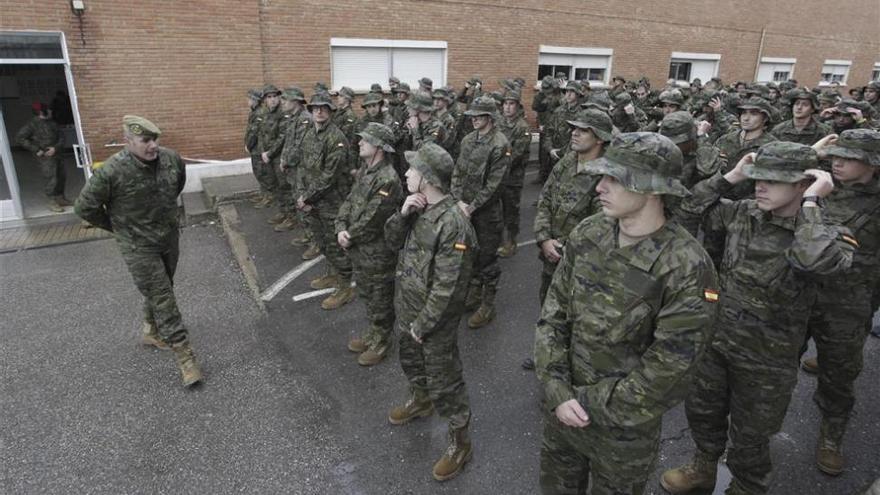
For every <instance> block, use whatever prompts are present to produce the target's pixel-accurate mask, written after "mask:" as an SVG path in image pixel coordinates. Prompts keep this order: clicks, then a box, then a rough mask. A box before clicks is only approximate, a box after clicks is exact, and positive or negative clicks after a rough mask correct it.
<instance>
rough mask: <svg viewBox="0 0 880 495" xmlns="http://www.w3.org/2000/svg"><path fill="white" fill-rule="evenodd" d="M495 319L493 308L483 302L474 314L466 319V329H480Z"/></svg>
mask: <svg viewBox="0 0 880 495" xmlns="http://www.w3.org/2000/svg"><path fill="white" fill-rule="evenodd" d="M494 319H495V306H494V305H492V306H490V305H488V304H486V303H485V302H484V303H483V304H481V305H480V307H479V309H477V310H476V311H475V312H474V314H472V315H471V317H470V318H468V327H470V328H472V329H477V328H482V327H485V326H486V325H488V324H489V323H492V320H494Z"/></svg>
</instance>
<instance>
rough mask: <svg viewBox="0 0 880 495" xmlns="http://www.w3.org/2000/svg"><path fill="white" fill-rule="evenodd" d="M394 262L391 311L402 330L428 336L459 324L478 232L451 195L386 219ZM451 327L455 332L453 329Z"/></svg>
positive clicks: (387, 234)
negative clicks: (405, 213) (408, 213)
mask: <svg viewBox="0 0 880 495" xmlns="http://www.w3.org/2000/svg"><path fill="white" fill-rule="evenodd" d="M385 240H386V242H387V243H388V245H389V247H390V248H392V249H393V250H394V251H395V252H397V251H400V253H399V255H398V261H397V272H396V274H395V275H396V278H395V284H396V287H397V290H396V291H395V294H394V311H395V313H396V317H397V325H398V328H399V329H400V330H401V331H402V332H407V331H409V330H410V329H413V331H414V332H415V334H416V335H419V336H427V335H430V334H431V333H432V332H433V331H435V330H437V329H441V328H443V327H444V326H446V325H447V324H449V323H453V324H457V322H458V318H460V317H461V312H462V310H463V307H464V299H465V296H466V295H467V287H468V282H469V281H470V278H471V272H472V268H473V264H474V256H475V253H476V251H477V234H476V233H475V232H474V228H473V227H472V226H471V223H470V222H469V221H468V219H467V218H466V217H465V216H464V214H463V213H462V212H461V209H460V208H459V207H458V205H457V204H456V201H455V199H453V198H452V196H447V197H446V198H444V199H443V200H442V201H440V202H439V203H436V204H433V205H430V206H428V207H427V208H426V209H425V211H423V212H422V213H411V214H410V215H408V216H406V217H404V216H403V215H401V214H400V212H399V211H398V212H397V213H395V214H394V215H392V216H391V217H390V218H389V219H388V221H387V222H386V223H385ZM453 331H454V330H453Z"/></svg>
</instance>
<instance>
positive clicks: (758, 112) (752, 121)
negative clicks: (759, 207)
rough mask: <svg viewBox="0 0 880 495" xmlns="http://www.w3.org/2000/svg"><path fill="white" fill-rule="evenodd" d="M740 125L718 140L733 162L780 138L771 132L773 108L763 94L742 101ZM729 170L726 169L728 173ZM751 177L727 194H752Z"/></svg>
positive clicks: (728, 160)
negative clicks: (769, 128)
mask: <svg viewBox="0 0 880 495" xmlns="http://www.w3.org/2000/svg"><path fill="white" fill-rule="evenodd" d="M738 109H739V128H734V130H732V131H730V132H728V133H727V134H725V135H723V136H721V137H720V138H718V140H717V141H715V146H717V147H718V149H719V150H721V156H722V157H723V158H724V159H725V160H727V163H728V165H729V166H734V165H736V164H737V163H738V162H739V161H740V160H741V159H742V157H744V156H746V155H747V154H749V153H753V152H755V151H757V150H758V148H760V147H761V146H763V145H765V144H767V143H771V142H773V141H777V139H776V138H775V137H774V136H773V134H770V132H769V131H768V126H769V125H770V118H771V116H772V111H771V109H770V104H769V103H767V101H766V100H763V99H761V98H757V97H752V98H749V99H748V100H745V101H742V102H740V103H739V106H738ZM726 172H728V170H722V173H726ZM752 186H753V184H752V183H751V181H743V182H741V183H739V184H737V185H736V186H735V187H733V188H731V189H729V190H728V191H727V193H726V194H727V196H726V197H727V198H730V199H733V200H737V199H743V198H747V197H750V196H752V194H753V193H754V190H755V188H754V187H752Z"/></svg>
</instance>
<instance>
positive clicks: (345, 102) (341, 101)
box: [330, 86, 360, 173]
mask: <svg viewBox="0 0 880 495" xmlns="http://www.w3.org/2000/svg"><path fill="white" fill-rule="evenodd" d="M330 95H331V96H334V97H335V99H336V110H334V111H333V119H332V120H333V123H334V124H335V125H336V127H337V128H339V130H340V131H342V134H344V135H345V139H347V140H348V146H349V148H348V171H349V173H353V172H354V171H355V170H357V168H358V165H359V163H360V159H359V158H358V153H359V151H358V147H357V135H356V133H357V131H358V121H359V119H358V116H357V114H355V113H354V109H353V108H352V107H351V104H352V102H354V90H352V89H351V88H349V87H348V86H343V87H341V88H339V91H333V92H331V93H330Z"/></svg>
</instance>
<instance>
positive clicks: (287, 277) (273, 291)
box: [260, 254, 324, 301]
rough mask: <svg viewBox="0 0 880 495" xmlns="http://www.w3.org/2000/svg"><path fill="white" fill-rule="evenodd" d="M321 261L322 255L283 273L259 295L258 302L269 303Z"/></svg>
mask: <svg viewBox="0 0 880 495" xmlns="http://www.w3.org/2000/svg"><path fill="white" fill-rule="evenodd" d="M323 259H324V255H323V254H322V255H321V256H318V257H317V258H315V259H312V260H309V261H306V262H303V263H300V264H299V266H297V267H296V268H294V269H293V270H290V271H289V272H287V273H285V274H284V276H283V277H281V278H279V279H278V280H277V281H276V282H275V283H274V284H272V285H270V286H269V287H268V288H267V289H266V290H265V291H263V293H262V294H260V300H261V301H271V300H272V299H274V298H275V296H277V295H278V293H279V292H281V291H282V290H283V289H284V288H285V287H287V286H288V285H289V284H290V283H291V282H293V281H294V280H296V278H297V277H299V276H300V275H302V274H303V273H305V272H306V270H308V269H309V268H311V267H313V266H315V265H317V264H318V263H320V262H321V261H322V260H323Z"/></svg>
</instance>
